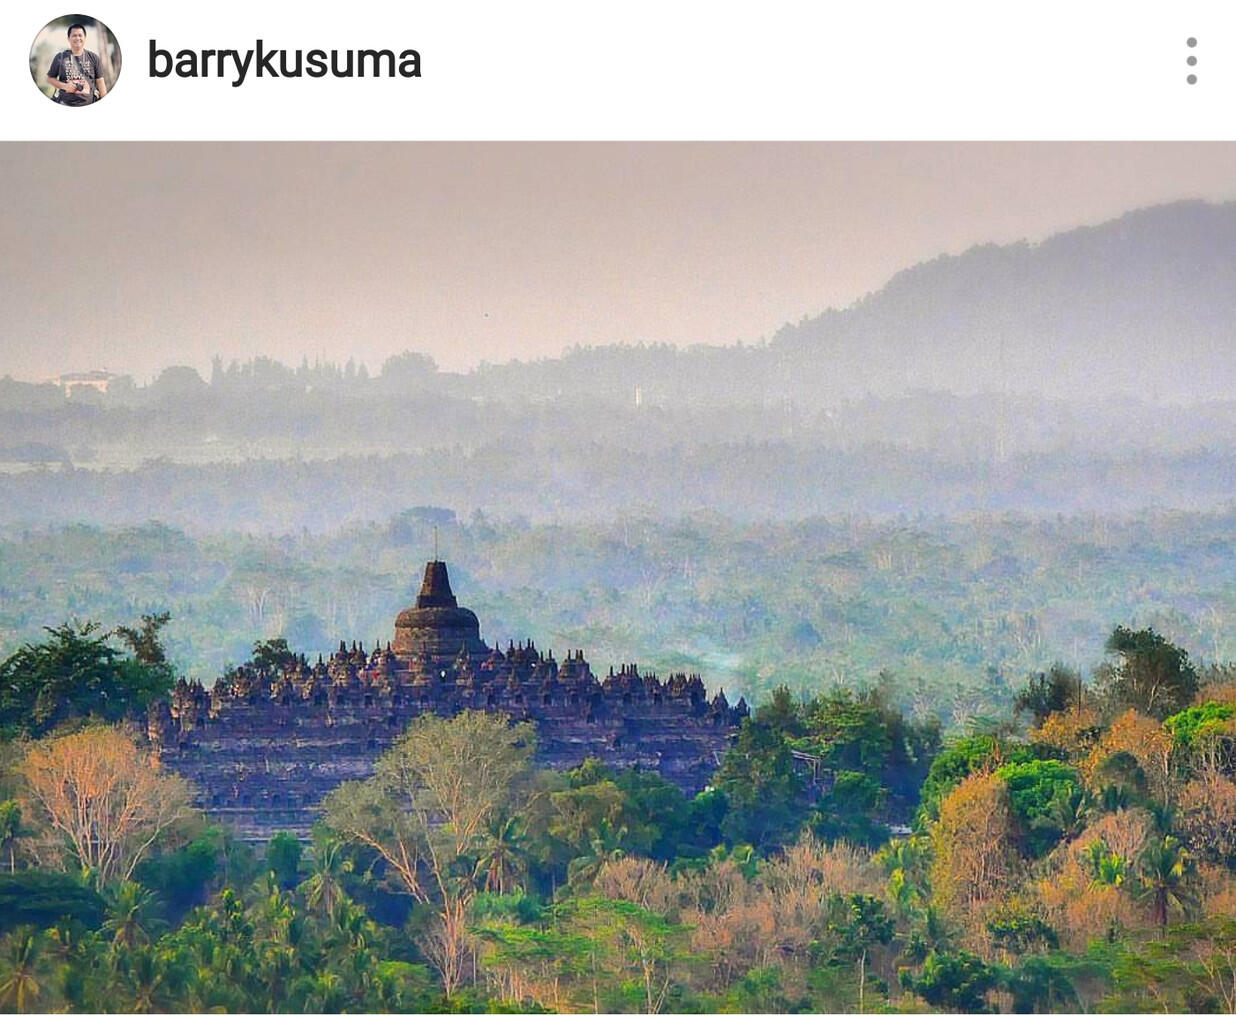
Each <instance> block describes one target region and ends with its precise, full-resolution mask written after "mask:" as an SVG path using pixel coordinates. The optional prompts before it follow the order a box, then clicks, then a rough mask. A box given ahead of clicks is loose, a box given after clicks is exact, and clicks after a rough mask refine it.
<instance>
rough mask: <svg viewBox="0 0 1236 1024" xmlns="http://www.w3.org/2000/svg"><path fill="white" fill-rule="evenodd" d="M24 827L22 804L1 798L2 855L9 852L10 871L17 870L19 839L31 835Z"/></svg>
mask: <svg viewBox="0 0 1236 1024" xmlns="http://www.w3.org/2000/svg"><path fill="white" fill-rule="evenodd" d="M29 834H30V833H29V830H27V829H25V828H23V827H22V823H21V804H19V803H18V802H17V801H16V800H0V857H3V856H4V855H5V854H8V858H7V859H8V862H9V873H10V874H12V873H13V872H14V871H16V870H17V841H18V840H19V839H21V838H22V836H25V835H29Z"/></svg>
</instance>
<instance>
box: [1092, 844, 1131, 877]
mask: <svg viewBox="0 0 1236 1024" xmlns="http://www.w3.org/2000/svg"><path fill="white" fill-rule="evenodd" d="M1086 856H1087V857H1088V859H1089V864H1090V875H1091V878H1092V879H1093V881H1092V882H1091V884H1092V885H1095V886H1104V887H1107V888H1119V887H1120V886H1122V885H1124V881H1125V879H1126V878H1127V877H1128V875H1129V866H1128V864H1127V863H1126V861H1125V858H1124V857H1122V856H1121V855H1120V854H1118V853H1113V852H1112V850H1111V849H1110V848H1109V847H1108V845H1107V843H1105V842H1104V841H1103V840H1102V839H1096V840H1095V841H1094V842H1093V843H1091V844H1090V845H1089V846H1087V847H1086Z"/></svg>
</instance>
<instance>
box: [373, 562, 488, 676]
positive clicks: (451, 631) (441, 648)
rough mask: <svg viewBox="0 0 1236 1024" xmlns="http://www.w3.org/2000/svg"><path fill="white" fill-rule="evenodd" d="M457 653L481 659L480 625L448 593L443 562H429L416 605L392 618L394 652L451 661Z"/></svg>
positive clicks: (482, 650)
mask: <svg viewBox="0 0 1236 1024" xmlns="http://www.w3.org/2000/svg"><path fill="white" fill-rule="evenodd" d="M461 650H466V651H467V652H468V653H469V654H472V655H476V656H480V657H484V656H485V655H486V654H488V653H489V648H488V647H487V646H486V645H485V643H484V641H482V640H481V624H480V622H479V621H477V618H476V616H475V615H474V614H473V613H472V612H470V611H469V610H468V609H467V608H460V607H459V602H458V601H456V600H455V595H454V594H453V593H452V592H451V579H450V577H449V576H448V575H447V572H446V563H445V562H438V561H434V562H429V563H427V564H426V566H425V580H424V582H423V583H422V584H421V592H420V593H419V594H417V596H416V604H415V605H413V606H412V607H411V608H405V609H404V610H403V611H401V612H400V613H399V616H398V617H397V618H396V619H395V644H394V651H395V653H396V654H397V655H398V656H399V657H401V658H410V657H412V656H413V655H417V654H427V655H429V656H430V657H431V658H451V659H453V658H455V657H456V656H457V655H458V654H459V653H460V651H461Z"/></svg>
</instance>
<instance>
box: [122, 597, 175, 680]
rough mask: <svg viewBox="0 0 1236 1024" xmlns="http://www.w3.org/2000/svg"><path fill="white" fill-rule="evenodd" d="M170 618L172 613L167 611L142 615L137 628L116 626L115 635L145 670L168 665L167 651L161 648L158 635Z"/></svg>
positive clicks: (161, 640) (161, 641)
mask: <svg viewBox="0 0 1236 1024" xmlns="http://www.w3.org/2000/svg"><path fill="white" fill-rule="evenodd" d="M171 618H172V613H171V612H167V611H164V612H159V613H158V614H155V615H143V616H142V621H141V624H140V625H138V626H117V627H116V635H117V636H118V637H120V639H121V640H123V641H124V642H125V644H126V645H127V646H128V648H129V650H131V651H132V652H133V657H134V658H136V659H137V663H138V664H139V665H145V666H146V667H147V668H157V667H159V666H165V665H167V663H168V662H167V651H166V650H164V648H163V639H162V637H161V636H160V635H159V634H160V632H161V631H162V629H163V627H164V626H166V625H167V624H168V622H170V621H171Z"/></svg>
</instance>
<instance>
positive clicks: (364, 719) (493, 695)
mask: <svg viewBox="0 0 1236 1024" xmlns="http://www.w3.org/2000/svg"><path fill="white" fill-rule="evenodd" d="M465 708H476V709H481V710H488V711H494V712H500V713H503V714H506V715H508V716H510V717H511V718H512V719H513V720H517V721H524V720H529V721H532V722H534V723H535V724H536V729H537V753H536V760H537V763H539V764H540V765H542V766H544V767H547V768H553V769H556V770H566V769H569V768H574V767H576V766H578V765H579V764H581V763H582V762H583V761H584V760H585V759H586V758H590V757H593V758H599V759H600V760H602V761H604V762H605V763H606V764H608V765H610V766H612V767H613V768H616V769H619V770H621V769H626V768H636V767H637V768H641V769H653V770H656V771H658V772H660V773H661V774H662V775H663V776H664V777H665V778H667V779H669V780H670V781H672V782H674V783H675V784H676V785H678V786H679V787H680V788H681V789H682V790H683V791H684V792H686V793H688V794H692V793H696V792H698V791H699V790H701V789H702V788H703V787H704V786H705V785H707V783H708V780H709V779H710V778H711V777H712V774H713V772H714V771H715V770H716V767H717V764H718V763H719V762H720V759H721V757H722V755H723V753H724V751H725V749H726V747H727V746H728V744H729V743H730V741H731V740H732V738H733V736H734V734H735V733H736V731H737V729H738V727H739V726H740V725H741V723H742V720H743V718H744V717H746V715H747V706H746V703H745V701H742V700H740V701H739V702H738V704H737V705H736V706H735V707H731V706H730V705H729V702H728V701H727V700H726V698H725V694H724V692H721V693H718V694H717V695H716V696H715V697H714V698H713V699H712V700H711V701H710V700H708V698H707V694H706V692H705V689H704V684H703V682H702V680H701V679H700V678H699V676H694V675H693V676H689V677H688V676H686V675H672V676H670V677H669V678H668V679H666V680H664V681H662V680H660V679H658V678H657V677H656V676H655V675H651V674H648V673H641V672H640V671H639V669H638V667H637V666H636V665H634V664H631V665H623V666H622V667H621V668H620V670H619V671H618V672H614V670H613V669H612V668H611V669H610V671H609V674H608V675H607V676H606V677H605V678H604V679H598V678H597V677H596V676H595V675H594V674H593V672H592V669H591V667H590V666H589V665H588V662H587V661H586V660H585V659H584V655H583V652H582V651H569V652H568V653H567V656H566V657H565V658H564V659H563V660H562V661H557V660H555V658H554V656H553V652H552V651H549V652H545V653H542V652H540V651H538V650H537V649H536V647H535V646H533V644H532V641H530V640H529V641H527V642H525V643H521V644H519V645H515V644H509V645H508V647H507V649H506V650H505V651H502V650H500V649H498V648H496V647H495V648H490V647H489V646H488V645H487V644H485V643H484V641H482V640H481V637H480V625H479V623H478V621H477V618H476V616H475V615H474V614H473V613H472V612H470V611H468V609H466V608H461V607H459V605H458V602H457V601H456V599H455V596H454V594H453V593H452V592H451V587H450V580H449V577H448V574H447V569H446V565H445V563H443V562H439V561H433V562H430V563H428V565H427V566H426V568H425V579H424V584H423V585H422V587H421V591H420V594H419V595H418V597H417V601H416V604H415V606H414V607H412V608H408V609H406V610H405V611H403V612H401V613H400V614H399V616H398V618H397V619H396V620H395V642H394V644H393V646H392V645H391V644H387V645H386V646H385V647H381V648H378V649H375V650H373V651H370V652H366V651H365V650H364V648H363V647H362V646H361V645H360V644H357V643H353V644H352V645H351V647H348V646H347V645H345V644H343V643H341V644H340V645H339V650H338V651H336V652H335V654H333V655H332V656H331V658H330V659H329V660H324V659H322V658H321V657H319V658H318V660H317V663H316V664H312V665H311V664H310V663H309V662H308V661H307V660H306V659H305V657H304V656H303V655H289V656H288V657H287V658H285V659H283V664H281V665H279V666H277V667H271V668H263V669H258V668H256V667H254V666H253V665H252V664H250V665H247V666H242V667H241V668H239V669H237V670H235V671H234V672H231V673H229V674H228V675H226V676H224V677H221V678H220V679H218V680H217V681H216V682H215V684H214V686H213V688H212V689H211V690H209V691H208V690H206V688H205V687H203V686H202V685H201V683H198V682H186V681H185V680H183V679H182V680H181V681H180V682H179V683H177V685H176V687H175V689H174V690H173V693H172V695H171V698H170V700H169V701H167V702H160V703H158V704H156V705H155V706H154V707H152V708H151V713H150V717H149V722H150V725H149V728H150V738H151V740H152V742H153V743H154V745H155V747H156V749H157V750H158V751H159V758H160V761H161V763H162V764H163V766H164V767H166V768H168V769H170V770H172V771H175V772H178V773H179V774H181V775H183V776H185V777H186V778H188V779H189V780H190V781H191V782H193V783H194V785H195V786H196V787H197V790H198V794H199V800H200V803H201V805H202V807H203V808H204V809H205V810H206V812H207V813H208V814H210V815H211V816H212V817H214V818H216V819H217V820H219V821H221V822H226V823H228V824H230V825H231V826H232V827H233V829H234V830H235V831H236V832H237V834H239V835H240V836H241V837H243V838H246V839H250V840H253V841H264V840H265V839H267V838H269V837H270V835H271V834H272V833H274V832H276V831H278V830H281V829H287V830H289V831H291V832H294V833H297V834H299V835H302V836H304V835H307V834H308V831H309V827H310V825H311V824H312V823H313V821H314V819H315V818H316V817H317V813H318V805H319V804H320V802H321V800H322V798H323V797H324V796H325V795H326V794H327V793H329V792H330V791H331V790H332V789H334V788H335V787H336V786H338V785H339V784H340V783H342V782H345V781H348V780H350V779H361V778H365V777H366V776H368V775H369V774H371V773H372V771H373V763H374V760H375V759H376V758H377V757H378V755H379V754H381V752H382V751H383V750H384V749H386V748H387V747H388V746H390V744H391V743H393V742H394V740H396V739H397V738H398V737H399V736H400V735H401V734H402V733H403V731H404V729H405V728H406V727H407V725H408V723H409V722H410V721H411V720H412V719H413V718H415V717H416V716H417V715H422V714H426V713H430V712H432V713H434V714H437V715H441V716H444V717H447V716H450V715H454V714H457V713H458V712H459V711H461V710H463V709H465Z"/></svg>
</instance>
